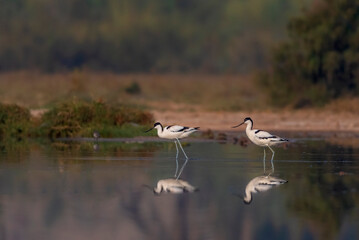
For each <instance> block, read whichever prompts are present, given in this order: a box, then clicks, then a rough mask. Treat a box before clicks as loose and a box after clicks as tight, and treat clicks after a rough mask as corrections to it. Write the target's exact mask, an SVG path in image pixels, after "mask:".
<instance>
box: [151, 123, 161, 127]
mask: <svg viewBox="0 0 359 240" xmlns="http://www.w3.org/2000/svg"><path fill="white" fill-rule="evenodd" d="M156 126H161V127H162V124H161V123H160V122H156V123H155V124H153V127H154V128H155V127H156Z"/></svg>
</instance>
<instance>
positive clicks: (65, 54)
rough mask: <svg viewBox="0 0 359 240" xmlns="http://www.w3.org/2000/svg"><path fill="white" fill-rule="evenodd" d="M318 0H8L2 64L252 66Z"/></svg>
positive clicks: (0, 31)
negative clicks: (303, 10)
mask: <svg viewBox="0 0 359 240" xmlns="http://www.w3.org/2000/svg"><path fill="white" fill-rule="evenodd" d="M311 1H312V0H305V1H303V0H293V1H287V0H272V1H266V0H251V1H248V0H246V1H238V0H222V1H217V0H206V1H189V0H166V1H162V0H151V1H143V0H121V1H118V0H71V1H69V0H51V1H33V0H16V1H14V0H1V1H0V5H1V8H0V26H1V28H0V36H1V38H0V70H2V71H8V70H17V69H39V70H43V71H50V72H52V71H62V70H67V69H74V68H81V67H88V68H91V69H94V70H112V71H116V72H134V71H140V72H148V71H151V72H152V71H157V72H158V71H191V70H203V71H211V72H225V71H235V72H248V71H250V70H253V69H255V68H257V67H262V66H263V65H265V64H266V57H267V55H268V53H267V50H266V49H267V48H268V47H269V46H271V44H272V43H274V42H275V41H276V40H277V39H283V38H284V37H285V31H284V30H285V24H286V22H287V20H288V19H289V18H290V17H291V16H293V15H294V14H297V13H298V12H299V11H300V9H301V8H302V7H303V6H304V5H306V4H307V3H308V2H311Z"/></svg>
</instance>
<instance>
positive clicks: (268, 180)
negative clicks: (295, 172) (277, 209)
mask: <svg viewBox="0 0 359 240" xmlns="http://www.w3.org/2000/svg"><path fill="white" fill-rule="evenodd" d="M287 182H288V181H287V180H284V179H281V178H277V177H272V176H270V175H268V176H266V175H264V176H259V177H255V178H253V179H252V180H251V181H250V182H249V183H248V184H247V186H246V190H245V194H244V196H239V197H240V198H242V199H243V202H244V203H245V204H250V203H251V202H252V200H253V193H258V192H265V191H268V190H270V189H272V188H273V187H275V186H278V185H282V184H284V183H287Z"/></svg>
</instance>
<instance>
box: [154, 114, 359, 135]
mask: <svg viewBox="0 0 359 240" xmlns="http://www.w3.org/2000/svg"><path fill="white" fill-rule="evenodd" d="M152 113H153V115H154V118H155V120H156V121H158V122H161V123H163V124H164V125H167V124H171V125H173V124H178V125H184V126H196V127H197V126H198V127H200V128H201V129H202V130H206V129H211V130H214V131H232V130H235V129H232V128H231V126H234V125H237V124H239V123H241V122H242V121H243V119H244V118H245V117H251V118H252V120H253V122H254V128H256V129H264V130H268V131H270V130H276V131H317V132H318V131H324V132H328V131H330V132H333V131H342V132H355V133H359V115H358V114H355V113H350V112H339V113H336V112H332V111H321V110H314V109H311V110H296V111H280V112H273V111H264V112H255V111H253V112H247V111H240V112H209V111H201V110H198V111H196V110H192V111H186V110H183V109H182V110H181V109H178V110H177V111H173V110H170V111H160V110H152ZM243 128H244V127H243ZM238 131H243V129H238Z"/></svg>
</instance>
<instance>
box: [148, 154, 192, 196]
mask: <svg viewBox="0 0 359 240" xmlns="http://www.w3.org/2000/svg"><path fill="white" fill-rule="evenodd" d="M176 163H177V164H176V171H175V175H174V176H175V177H174V178H166V179H161V180H159V181H158V182H157V185H156V187H154V188H152V187H151V186H148V185H144V186H145V187H147V188H149V189H151V190H153V193H154V194H155V195H160V194H161V193H172V194H182V193H187V192H189V193H192V192H196V191H198V190H199V189H198V188H197V187H194V186H192V185H191V184H190V183H189V182H187V181H185V180H183V179H179V177H180V176H181V174H182V172H183V169H184V168H185V166H186V164H187V161H186V162H185V163H184V164H183V166H182V167H181V169H180V172H179V174H178V175H177V172H178V162H177V158H176Z"/></svg>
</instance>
